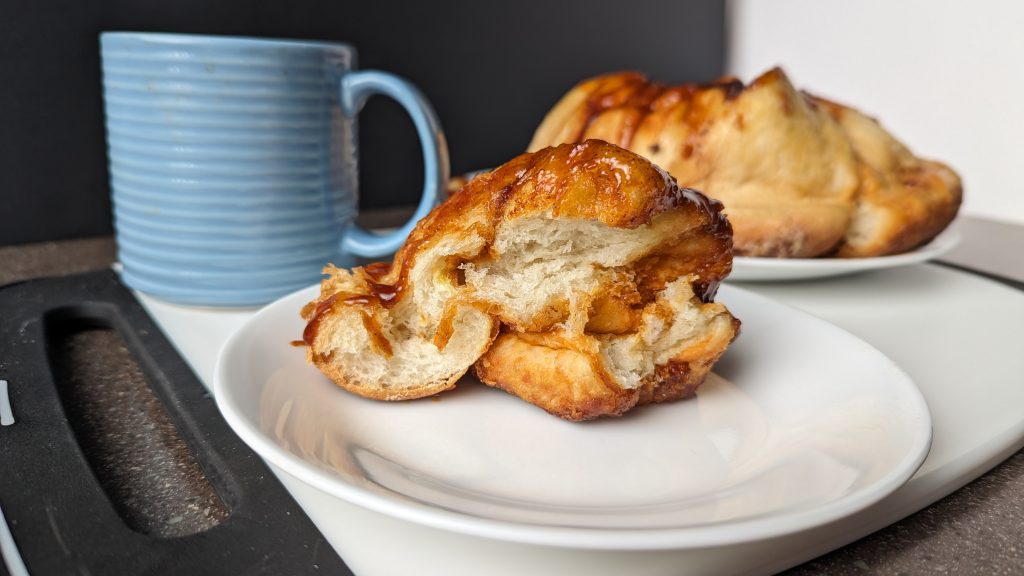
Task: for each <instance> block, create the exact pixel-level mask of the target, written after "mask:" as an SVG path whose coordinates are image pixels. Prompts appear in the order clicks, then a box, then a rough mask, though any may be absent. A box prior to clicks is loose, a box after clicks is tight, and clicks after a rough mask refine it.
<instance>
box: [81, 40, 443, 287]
mask: <svg viewBox="0 0 1024 576" xmlns="http://www.w3.org/2000/svg"><path fill="white" fill-rule="evenodd" d="M100 48H101V55H102V63H103V95H104V106H105V113H106V128H107V151H108V158H109V162H110V186H111V198H112V204H113V210H114V228H115V234H116V238H117V246H118V259H119V260H120V262H121V264H122V266H123V279H124V281H125V283H126V284H127V285H128V286H130V287H132V288H135V289H137V290H140V291H142V292H146V293H148V294H152V295H154V296H157V297H160V298H163V299H166V300H170V301H173V302H178V303H183V304H193V305H204V306H255V305H260V304H264V303H266V302H269V301H271V300H274V299H275V298H277V297H279V296H282V295H284V294H287V293H289V292H292V291H294V290H296V289H299V288H302V287H303V286H307V285H309V284H312V283H315V282H316V281H317V280H319V278H320V270H321V268H322V267H323V266H324V264H326V263H327V262H333V263H335V264H336V265H339V266H349V265H351V264H352V263H353V262H354V260H355V258H356V257H365V258H378V257H382V256H386V255H388V254H390V253H392V252H394V251H395V250H396V249H397V248H398V247H399V246H400V245H401V243H402V241H403V240H404V239H405V237H406V236H407V235H408V234H409V232H410V231H411V230H412V227H413V226H414V225H415V223H416V221H417V220H419V219H420V218H422V217H423V216H425V215H426V214H427V212H429V211H430V209H431V208H432V207H433V206H434V204H435V203H436V200H437V197H438V193H439V191H440V190H442V189H443V188H442V187H443V186H444V185H445V183H446V182H447V180H448V171H449V167H448V149H447V146H446V144H445V140H444V135H443V133H442V132H441V126H440V123H439V122H438V119H437V115H436V114H435V113H434V111H433V109H432V108H431V107H430V104H429V103H428V102H427V100H426V99H425V98H424V96H423V95H422V93H420V91H419V90H417V89H416V88H415V87H414V86H413V85H411V84H410V83H408V82H407V81H405V80H403V79H401V78H398V77H397V76H394V75H392V74H388V73H386V72H380V71H375V70H363V71H360V70H356V69H355V68H356V52H355V49H354V48H353V47H351V46H348V45H346V44H338V43H330V42H307V41H292V40H268V39H258V38H237V37H217V36H194V35H184V34H150V33H134V32H106V33H103V34H101V36H100ZM374 94H383V95H387V96H390V97H392V98H394V99H395V100H397V101H398V102H399V103H400V104H401V105H402V106H403V107H404V108H405V109H406V111H408V113H409V115H410V116H411V117H412V120H413V123H414V124H415V126H416V131H417V133H418V135H419V138H420V143H421V145H422V149H423V164H424V167H425V172H426V174H425V178H424V186H423V195H422V197H421V198H420V203H419V207H418V209H417V210H416V212H415V214H414V215H413V216H412V218H411V219H410V221H409V222H408V223H407V224H406V225H405V226H403V227H402V228H400V229H398V230H395V231H394V232H391V233H388V234H374V233H371V232H368V231H366V230H363V229H362V228H360V227H359V226H358V225H356V224H355V222H354V219H355V215H356V212H357V209H358V189H357V182H358V178H357V158H358V142H357V138H356V116H357V115H358V113H359V111H360V109H361V108H362V106H363V104H364V103H365V102H366V100H367V99H368V98H369V97H370V96H372V95H374Z"/></svg>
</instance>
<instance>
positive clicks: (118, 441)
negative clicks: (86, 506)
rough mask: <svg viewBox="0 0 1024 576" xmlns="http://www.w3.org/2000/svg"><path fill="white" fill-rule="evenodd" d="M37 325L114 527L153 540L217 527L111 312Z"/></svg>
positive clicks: (214, 503) (220, 507) (219, 502)
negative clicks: (122, 525)
mask: <svg viewBox="0 0 1024 576" xmlns="http://www.w3.org/2000/svg"><path fill="white" fill-rule="evenodd" d="M44 322H45V324H44V326H45V333H46V349H47V355H48V359H49V364H50V369H51V371H52V373H53V377H54V382H55V384H56V387H57V392H58V395H59V396H60V401H61V404H62V406H63V408H64V413H65V415H66V416H67V418H68V420H69V423H70V426H71V429H72V430H73V432H74V435H75V438H76V440H77V442H78V445H79V448H80V449H81V452H82V455H83V456H84V457H85V459H86V460H87V462H88V464H89V467H90V468H91V469H92V472H93V474H94V476H95V477H96V480H97V481H98V483H99V484H100V486H102V488H103V491H104V492H105V493H106V495H107V497H108V499H109V500H110V503H111V504H112V505H113V507H114V508H115V510H116V511H117V514H118V515H119V516H120V517H121V520H122V521H123V522H124V523H125V524H126V525H127V526H128V527H129V528H131V529H132V530H134V531H136V532H139V533H142V534H145V535H148V536H152V537H157V538H177V537H182V536H188V535H192V534H196V533H199V532H204V531H206V530H209V529H211V528H213V527H215V526H217V525H219V524H221V523H222V522H224V520H226V519H227V518H228V516H229V515H230V510H229V509H228V507H227V506H226V505H225V504H224V500H223V499H222V498H221V496H220V495H219V494H218V493H217V490H216V489H215V488H214V487H213V486H212V485H211V483H210V482H209V480H208V479H207V478H206V476H205V474H204V472H203V468H202V466H200V464H199V462H198V461H197V459H196V456H195V454H194V453H193V452H192V451H191V450H190V449H189V448H188V444H187V443H186V442H183V441H181V435H180V433H179V431H178V429H177V428H176V427H175V425H174V423H173V420H172V419H171V417H170V416H169V414H168V411H167V408H166V406H165V405H164V403H163V402H162V401H161V400H160V398H159V396H158V395H157V394H156V393H155V392H154V390H153V387H152V383H151V382H149V380H148V378H147V377H146V374H145V372H144V371H143V370H142V369H141V367H140V365H139V362H138V361H137V360H136V358H135V356H134V355H133V353H132V351H131V347H130V346H129V345H128V343H127V342H126V340H125V338H124V337H123V336H122V334H121V333H120V331H119V330H118V327H117V325H118V322H117V309H116V308H114V307H112V306H109V307H108V306H105V305H102V304H96V305H90V304H83V305H76V306H71V307H64V308H57V309H54V310H50V311H49V312H47V313H46V315H45V317H44ZM97 356H99V357H97ZM83 521H89V519H83Z"/></svg>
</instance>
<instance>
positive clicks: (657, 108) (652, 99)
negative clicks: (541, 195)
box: [529, 68, 961, 258]
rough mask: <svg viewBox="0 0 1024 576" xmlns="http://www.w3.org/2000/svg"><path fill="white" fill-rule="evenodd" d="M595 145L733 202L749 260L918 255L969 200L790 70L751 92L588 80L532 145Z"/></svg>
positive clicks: (724, 84) (949, 177) (776, 72)
mask: <svg viewBox="0 0 1024 576" xmlns="http://www.w3.org/2000/svg"><path fill="white" fill-rule="evenodd" d="M590 138H599V139H602V140H607V141H608V142H611V143H613V144H617V145H619V146H622V147H624V148H627V149H629V150H632V151H634V152H636V153H638V154H642V155H644V156H646V157H647V158H649V159H650V160H651V161H653V162H654V163H655V164H657V165H659V166H662V167H663V168H665V169H666V170H668V171H669V172H670V173H671V174H672V175H673V176H675V177H676V179H677V180H678V181H679V182H681V183H682V184H684V185H686V186H693V187H695V188H698V189H700V190H702V191H703V192H705V193H706V194H708V195H709V196H711V197H713V198H716V199H718V200H721V201H722V202H723V203H724V204H725V210H726V213H727V214H728V215H729V220H730V221H731V222H732V225H733V228H734V232H735V236H734V246H735V250H736V253H737V254H738V255H743V256H770V257H790V258H806V257H814V256H822V255H831V254H836V255H839V256H880V255H885V254H893V253H897V252H901V251H906V250H910V249H913V248H915V247H917V246H919V245H921V244H924V243H926V242H927V241H929V240H931V239H932V238H933V237H934V236H936V235H937V234H938V233H939V232H941V231H942V230H943V229H944V228H945V227H946V226H947V225H948V224H949V222H950V221H952V219H953V217H954V216H955V214H956V211H957V209H958V207H959V205H960V198H961V185H960V180H959V178H958V177H957V176H956V174H955V173H954V172H953V171H952V170H950V169H949V168H947V167H946V166H943V165H941V164H939V163H936V162H928V161H923V160H920V159H918V158H916V157H914V156H913V155H912V154H911V153H910V152H909V151H908V150H907V149H906V148H905V147H904V146H902V145H901V144H899V143H898V142H897V141H896V140H895V139H893V138H892V136H890V135H889V134H888V133H886V132H885V131H884V130H883V129H882V128H881V127H880V126H879V125H878V124H877V123H876V122H874V121H872V120H870V119H868V118H866V117H864V116H862V115H860V114H858V113H857V112H855V111H853V110H851V109H848V108H843V107H841V106H838V105H835V104H832V103H829V102H825V101H823V100H820V99H818V98H815V97H813V96H810V95H807V94H803V93H800V92H798V91H797V90H796V89H795V88H794V87H793V85H792V83H790V81H789V79H788V78H787V77H786V75H785V74H784V73H783V72H782V70H780V69H778V68H776V69H773V70H770V71H768V72H766V73H765V74H763V75H761V76H760V77H759V78H757V79H756V80H754V81H753V82H751V83H750V85H748V86H744V85H743V84H742V83H741V82H740V81H738V80H736V79H733V78H726V79H722V80H719V81H717V82H714V83H711V84H707V85H696V84H685V85H680V86H664V85H661V84H657V83H653V82H650V81H648V80H647V79H646V78H645V77H644V76H643V75H641V74H638V73H630V72H626V73H618V74H609V75H605V76H600V77H597V78H593V79H590V80H586V81H584V82H581V83H580V84H578V85H577V86H575V87H574V88H573V89H572V90H570V91H569V92H568V93H567V94H566V95H565V96H564V97H563V98H562V99H561V100H560V101H559V102H558V103H557V104H556V105H555V106H554V107H553V108H552V109H551V111H550V112H549V113H548V114H547V116H546V117H545V118H544V120H543V122H542V123H541V125H540V126H539V127H538V128H537V131H536V132H535V134H534V137H533V140H532V142H531V143H530V147H529V149H530V150H536V149H539V148H543V147H545V146H552V145H555V144H560V143H563V142H578V141H583V140H585V139H590Z"/></svg>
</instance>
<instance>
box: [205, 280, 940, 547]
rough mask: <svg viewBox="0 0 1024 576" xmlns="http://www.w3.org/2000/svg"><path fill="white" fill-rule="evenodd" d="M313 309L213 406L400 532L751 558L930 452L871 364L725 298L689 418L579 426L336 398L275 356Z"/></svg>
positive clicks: (266, 314)
mask: <svg viewBox="0 0 1024 576" xmlns="http://www.w3.org/2000/svg"><path fill="white" fill-rule="evenodd" d="M316 293H317V288H316V287H310V288H308V289H305V290H302V291H300V292H297V293H295V294H292V295H290V296H287V297H285V298H283V299H281V300H279V301H277V302H275V303H273V304H271V305H269V306H268V307H266V308H264V309H263V310H261V311H260V312H259V313H258V314H257V315H256V316H255V317H253V318H252V320H251V321H250V322H249V323H248V324H246V325H245V326H244V327H243V328H242V329H241V330H239V331H238V332H237V333H235V335H234V336H232V338H231V339H230V340H229V341H228V342H227V344H226V345H225V346H224V348H223V349H222V351H221V354H220V356H219V359H218V363H217V367H216V371H215V378H214V391H215V393H216V398H217V404H218V406H219V407H220V409H221V411H222V413H223V414H224V417H225V418H226V419H227V421H228V423H229V424H230V425H231V426H232V427H233V428H234V430H235V431H236V432H237V433H238V434H239V436H241V437H242V439H243V440H245V441H246V442H247V443H248V444H249V445H250V446H252V447H253V449H254V450H256V452H257V453H259V454H260V455H261V456H263V457H264V458H266V459H267V460H269V461H270V462H272V463H273V464H275V465H276V466H278V467H280V468H282V469H283V470H285V471H287V472H288V473H290V474H292V475H294V476H295V477H297V478H299V479H300V480H302V481H305V482H307V483H309V484H311V485H313V486H315V487H317V488H319V489H321V490H323V491H325V492H327V493H329V494H332V495H334V496H337V497H338V498H343V499H345V500H346V501H349V502H351V503H354V504H356V505H359V506H363V507H366V508H369V509H371V510H375V511H377V512H381V513H384V514H388V515H392V516H395V517H398V518H401V519H404V520H407V521H410V522H417V523H421V524H424V525H427V526H432V527H435V528H440V529H445V530H452V531H456V532H461V533H466V534H472V535H476V536H480V537H485V538H493V539H499V540H505V541H516V542H526V543H532V544H544V545H550V546H568V547H576V548H601V549H618V550H623V549H634V550H641V549H681V548H694V547H701V546H711V545H718V544H729V543H738V542H744V541H751V540H756V539H762V538H768V537H771V536H776V535H781V534H786V533H791V532H795V531H798V530H803V529H807V528H811V527H814V526H818V525H821V524H823V523H826V522H830V521H832V520H836V519H838V518H841V517H843V516H846V515H848V514H852V513H854V512H856V511H858V510H861V509H863V508H865V507H866V506H868V505H870V504H872V503H874V502H877V501H878V500H879V499H881V498H882V497H884V496H886V495H887V494H889V493H891V492H892V491H893V490H895V489H896V488H897V487H899V486H900V485H902V484H903V483H904V482H905V481H906V480H907V479H908V478H910V476H911V475H912V474H913V473H914V471H915V470H917V468H918V466H919V465H920V464H921V462H922V461H923V460H924V458H925V456H926V455H927V452H928V448H929V445H930V441H931V419H930V416H929V413H928V409H927V406H926V405H925V402H924V399H923V397H922V396H921V394H920V392H919V391H918V390H917V388H916V387H915V386H914V384H913V383H912V382H911V380H910V379H909V377H908V376H907V375H906V374H905V373H904V372H902V371H901V370H900V369H899V368H898V367H897V366H895V365H894V364H893V363H892V362H891V361H890V360H889V359H888V358H886V357H885V356H884V355H882V354H881V353H880V352H878V351H877V350H875V349H874V348H872V347H870V346H869V345H868V344H866V343H865V342H863V341H861V340H859V339H857V338H856V337H854V336H852V335H850V334H848V333H846V332H844V331H842V330H841V329H839V328H837V327H835V326H833V325H831V324H828V323H826V322H824V321H822V320H819V319H817V318H814V317H812V316H810V315H807V314H804V313H802V312H799V311H797V310H794V309H792V308H789V307H786V306H783V305H781V304H778V303H775V302H773V301H771V300H768V299H766V298H763V297H760V296H757V295H754V294H751V293H750V292H747V291H744V290H741V289H738V288H734V287H729V286H723V287H722V289H721V291H720V293H719V299H720V300H721V301H723V302H725V303H726V304H727V305H728V306H729V307H730V308H731V309H732V311H733V313H734V314H735V315H736V316H737V317H739V318H741V319H742V320H743V323H744V324H743V329H742V333H741V335H740V337H739V339H738V340H737V341H736V342H735V343H734V344H733V346H732V347H731V348H730V350H729V351H728V352H727V354H726V356H725V357H724V358H723V360H722V361H721V362H720V363H719V365H718V366H717V367H716V373H715V374H713V375H712V376H711V377H710V378H709V381H708V382H707V383H706V384H705V385H704V386H703V387H701V389H700V391H699V393H698V395H697V397H696V398H695V399H692V400H688V401H683V402H676V403H672V404H665V405H657V406H647V407H643V408H639V409H636V410H633V411H632V412H630V413H628V414H627V415H626V416H625V417H623V418H617V419H604V420H599V421H595V422H588V423H570V422H565V421H562V420H560V419H558V418H556V417H554V416H551V415H548V414H547V413H545V412H543V411H542V410H540V409H538V408H536V407H534V406H532V405H530V404H527V403H525V402H523V401H521V400H519V399H518V398H515V397H513V396H510V395H507V394H505V393H504V392H501V391H498V390H495V389H491V388H488V387H486V386H484V385H482V384H479V383H478V382H476V381H475V380H474V379H472V378H470V377H467V378H465V379H464V380H463V381H462V382H460V384H459V385H458V387H457V389H456V390H454V391H451V392H447V393H444V394H441V395H440V396H437V397H435V398H428V399H422V400H416V401H409V402H397V403H385V402H378V401H373V400H367V399H364V398H360V397H357V396H354V395H352V394H349V393H347V392H345V391H343V390H341V389H340V388H338V387H336V386H334V385H333V384H332V383H331V382H330V381H329V380H328V379H327V378H325V377H324V376H322V375H321V374H320V373H319V372H318V371H317V370H316V369H315V368H313V367H311V366H309V365H307V364H306V362H305V350H304V349H303V348H297V347H293V346H290V345H289V341H291V340H293V339H295V338H298V337H299V335H300V334H301V332H302V328H303V323H302V321H301V319H300V318H299V309H300V308H301V306H302V305H303V304H304V303H306V302H307V301H309V300H311V299H312V298H313V297H314V296H315V295H316ZM396 546H401V544H400V543H396Z"/></svg>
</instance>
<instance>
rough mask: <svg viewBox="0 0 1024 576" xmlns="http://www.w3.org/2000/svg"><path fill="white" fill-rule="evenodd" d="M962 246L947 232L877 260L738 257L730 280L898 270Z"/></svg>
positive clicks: (776, 279)
mask: <svg viewBox="0 0 1024 576" xmlns="http://www.w3.org/2000/svg"><path fill="white" fill-rule="evenodd" d="M959 243H960V234H959V233H958V232H957V231H956V230H954V229H947V230H946V231H945V232H943V233H942V234H939V235H938V236H936V237H935V239H934V240H932V241H931V242H929V243H928V244H925V245H924V246H922V247H920V248H918V249H917V250H914V251H913V252H907V253H905V254H895V255H893V256H879V257H876V258H750V257H745V256H736V257H734V258H733V259H732V273H731V274H729V277H728V278H727V281H733V282H780V281H790V280H810V279H812V278H828V277H832V276H842V275H844V274H854V273H857V272H866V271H869V270H881V269H883V268H895V267H898V266H909V265H911V264H920V263H921V262H927V261H928V260H932V259H934V258H938V257H939V256H941V255H943V254H945V253H946V252H949V251H950V250H952V249H953V248H955V247H956V245H957V244H959Z"/></svg>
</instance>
